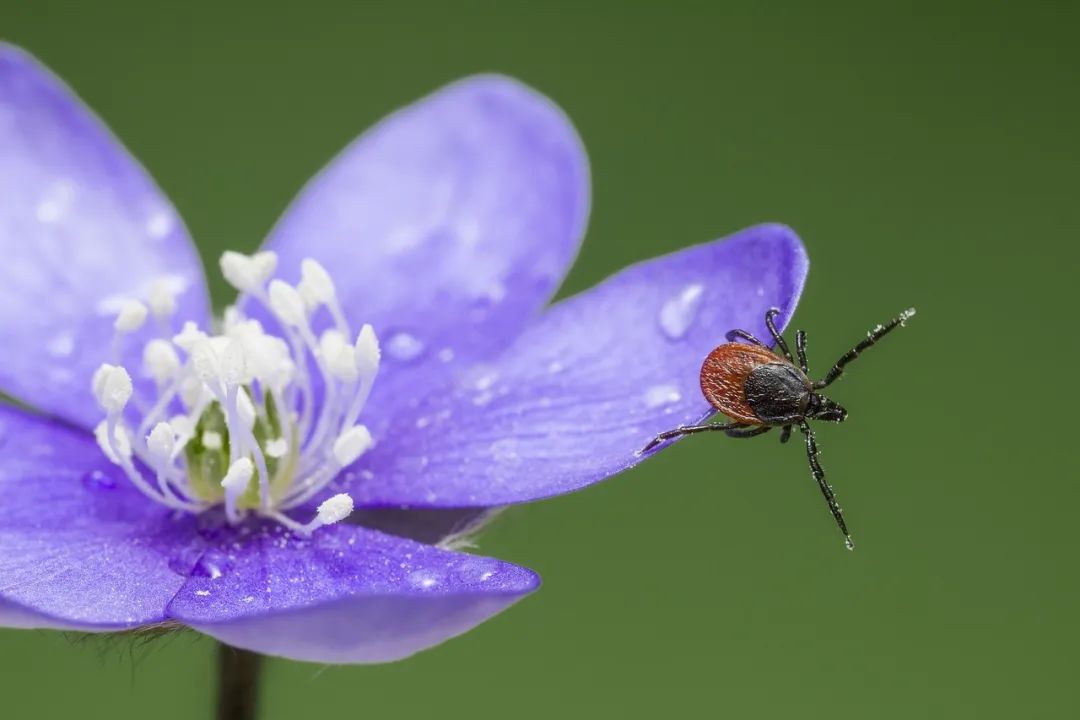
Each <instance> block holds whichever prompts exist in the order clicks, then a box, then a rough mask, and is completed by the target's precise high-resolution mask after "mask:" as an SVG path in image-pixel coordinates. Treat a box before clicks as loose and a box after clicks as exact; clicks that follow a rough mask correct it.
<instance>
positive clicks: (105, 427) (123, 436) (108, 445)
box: [94, 420, 131, 465]
mask: <svg viewBox="0 0 1080 720" xmlns="http://www.w3.org/2000/svg"><path fill="white" fill-rule="evenodd" d="M94 439H95V440H97V444H98V447H100V448H101V451H102V452H103V453H105V457H107V458H109V460H112V461H113V462H114V463H115V464H117V465H123V464H125V462H126V461H127V460H128V459H129V458H130V457H131V438H129V437H128V434H127V431H126V430H125V429H124V427H123V426H122V425H117V426H116V429H115V431H114V432H113V437H112V439H113V441H114V442H109V421H108V420H102V421H101V422H99V423H98V424H97V426H96V427H95V428H94ZM114 446H115V448H116V450H115V452H114V451H113V447H114ZM117 453H119V454H117Z"/></svg>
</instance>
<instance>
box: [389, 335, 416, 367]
mask: <svg viewBox="0 0 1080 720" xmlns="http://www.w3.org/2000/svg"><path fill="white" fill-rule="evenodd" d="M386 352H387V354H388V355H389V356H390V357H392V358H394V359H395V360H398V361H400V362H403V363H407V362H413V361H414V360H417V359H419V357H420V356H421V355H423V354H424V343H423V341H421V340H420V338H418V337H416V336H415V335H412V334H410V333H407V332H404V331H402V332H396V333H394V334H393V335H391V336H390V339H389V340H387V341H386Z"/></svg>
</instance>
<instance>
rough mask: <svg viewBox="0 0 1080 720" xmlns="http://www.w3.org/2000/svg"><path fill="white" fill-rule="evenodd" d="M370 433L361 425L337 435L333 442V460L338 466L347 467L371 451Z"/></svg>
mask: <svg viewBox="0 0 1080 720" xmlns="http://www.w3.org/2000/svg"><path fill="white" fill-rule="evenodd" d="M371 446H372V440H371V433H370V432H369V431H368V429H367V428H366V427H364V426H363V425H355V426H353V427H351V428H349V429H348V430H346V431H345V432H343V433H341V434H340V435H338V437H337V440H335V441H334V460H336V461H337V464H338V466H340V467H348V466H349V465H352V464H353V463H354V462H356V460H357V458H359V457H360V456H361V455H363V454H364V453H365V452H367V451H368V450H369V449H371Z"/></svg>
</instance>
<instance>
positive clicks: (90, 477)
mask: <svg viewBox="0 0 1080 720" xmlns="http://www.w3.org/2000/svg"><path fill="white" fill-rule="evenodd" d="M82 484H83V487H84V488H86V489H87V490H93V491H99V490H115V489H116V478H114V477H112V476H111V475H109V474H108V473H105V472H102V471H101V470H91V471H89V472H87V473H84V474H83V476H82Z"/></svg>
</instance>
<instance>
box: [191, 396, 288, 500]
mask: <svg viewBox="0 0 1080 720" xmlns="http://www.w3.org/2000/svg"><path fill="white" fill-rule="evenodd" d="M248 391H249V392H250V388H248ZM207 433H216V434H217V435H218V436H219V437H220V438H221V447H207V446H206V445H205V444H204V437H205V436H206V434H207ZM252 434H254V436H255V441H256V442H257V443H258V444H259V447H260V448H262V451H263V457H264V458H265V459H266V469H267V472H268V473H270V494H271V496H272V497H273V498H275V499H276V498H278V497H280V496H281V495H283V494H284V492H285V491H286V490H288V487H289V483H290V481H291V479H292V476H293V474H294V473H295V471H296V460H297V454H296V452H295V448H296V442H297V438H296V437H290V438H286V440H287V441H288V443H289V452H288V453H286V454H285V456H284V457H281V458H273V457H270V456H269V455H268V454H267V453H266V446H267V444H268V443H269V442H270V441H271V440H275V439H277V438H280V437H281V419H280V416H279V414H278V409H277V406H276V404H275V403H274V399H273V397H272V396H271V395H270V394H269V393H267V394H266V395H265V397H264V398H263V403H262V407H261V408H259V411H258V415H257V416H256V418H255V426H254V427H253V428H252ZM229 445H230V438H229V430H228V426H227V425H226V423H225V412H224V410H223V409H222V407H221V404H220V403H218V402H212V403H210V405H208V406H207V408H206V410H204V411H203V414H202V415H201V416H200V417H199V420H198V422H197V423H196V424H195V437H193V438H192V439H191V440H190V441H188V444H187V446H186V447H185V448H184V459H185V460H186V463H187V473H188V478H189V479H190V482H191V489H192V492H193V493H194V494H195V495H196V496H197V497H199V498H200V499H202V500H207V501H209V502H212V503H218V502H222V501H223V500H224V499H225V491H224V489H223V488H222V487H221V479H222V478H223V477H225V473H226V472H227V471H228V469H229ZM259 504H260V503H259V473H258V470H256V471H255V476H254V477H252V479H251V482H250V483H249V484H248V487H247V490H245V491H244V494H243V495H241V496H240V497H239V498H238V499H237V503H236V506H237V507H238V508H248V509H251V508H257V507H259Z"/></svg>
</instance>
